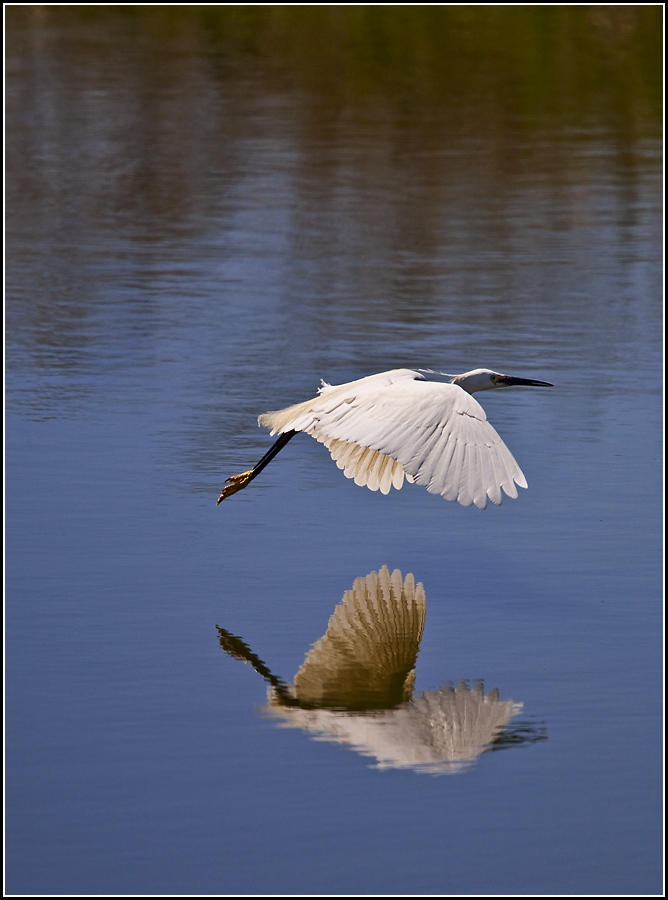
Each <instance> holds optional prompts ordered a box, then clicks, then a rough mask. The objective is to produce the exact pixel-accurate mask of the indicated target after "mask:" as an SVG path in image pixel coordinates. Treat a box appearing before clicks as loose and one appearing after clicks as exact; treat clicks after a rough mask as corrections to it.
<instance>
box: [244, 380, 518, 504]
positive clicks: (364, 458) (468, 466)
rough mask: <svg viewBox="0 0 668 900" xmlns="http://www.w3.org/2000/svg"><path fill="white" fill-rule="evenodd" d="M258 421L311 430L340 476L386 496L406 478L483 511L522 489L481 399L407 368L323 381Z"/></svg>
mask: <svg viewBox="0 0 668 900" xmlns="http://www.w3.org/2000/svg"><path fill="white" fill-rule="evenodd" d="M258 421H259V422H260V424H261V425H265V426H266V427H268V428H270V429H271V431H272V434H275V433H276V432H285V431H290V430H294V431H305V432H306V433H307V434H310V435H312V436H313V437H315V438H316V439H317V440H318V441H320V442H321V443H323V444H325V446H326V447H327V448H328V449H329V451H330V453H331V455H332V457H333V458H334V459H335V460H336V462H337V465H338V466H339V468H343V470H344V474H346V475H347V476H348V477H349V478H355V482H356V483H357V484H366V485H367V486H368V487H369V488H371V489H372V490H378V489H380V490H381V491H383V493H387V492H388V491H389V490H390V487H391V486H394V487H397V488H399V487H401V484H402V483H403V478H404V476H405V477H406V478H408V479H409V480H411V481H416V482H417V483H418V484H422V485H424V486H425V487H426V488H427V490H428V491H429V492H430V493H432V494H440V495H441V496H442V497H444V498H445V499H446V500H456V501H457V502H458V503H461V504H462V506H470V505H471V503H475V505H476V506H478V507H480V508H481V509H484V507H485V506H486V505H487V498H488V497H489V499H490V500H492V501H493V502H494V503H496V504H499V503H501V490H502V489H503V491H505V493H506V494H507V495H508V496H509V497H517V487H516V485H519V486H520V487H526V486H527V483H526V479H525V477H524V475H523V473H522V470H521V469H520V467H519V466H518V464H517V462H516V461H515V459H514V457H513V455H512V454H511V452H510V451H509V450H508V448H507V447H506V445H505V444H504V443H503V441H502V440H501V438H500V437H499V435H498V434H497V432H496V431H495V429H494V428H493V427H492V426H491V425H490V424H489V422H488V421H487V416H486V415H485V411H484V410H483V408H482V407H481V406H480V404H479V403H478V401H477V400H475V399H474V398H473V397H472V396H471V395H470V394H468V393H467V392H466V391H464V390H462V388H460V387H458V386H457V385H454V384H442V383H439V382H433V381H427V380H425V378H424V376H423V375H421V374H420V373H419V372H416V371H413V370H411V369H394V370H392V371H390V372H382V373H380V374H379V375H371V376H369V377H368V378H362V379H360V380H359V381H353V382H350V383H349V384H345V385H340V386H329V385H325V386H324V387H323V389H322V390H321V393H320V395H319V396H318V397H316V398H314V399H313V400H308V401H306V402H305V403H298V404H296V405H295V406H291V407H288V408H287V409H284V410H279V411H278V412H274V413H265V414H264V415H262V416H260V417H259V420H258Z"/></svg>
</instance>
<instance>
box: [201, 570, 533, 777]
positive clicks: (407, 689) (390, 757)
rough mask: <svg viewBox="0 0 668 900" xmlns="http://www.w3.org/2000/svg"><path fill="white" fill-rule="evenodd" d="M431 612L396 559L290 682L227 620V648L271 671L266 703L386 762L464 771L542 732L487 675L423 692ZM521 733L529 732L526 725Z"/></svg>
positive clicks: (285, 718)
mask: <svg viewBox="0 0 668 900" xmlns="http://www.w3.org/2000/svg"><path fill="white" fill-rule="evenodd" d="M424 621H425V594H424V589H423V587H422V585H421V584H418V585H417V586H416V585H415V581H414V578H413V576H412V575H410V574H409V575H407V576H406V579H405V580H403V579H402V575H401V572H399V570H398V569H395V571H394V572H393V573H392V575H390V573H389V570H388V569H387V567H386V566H383V568H382V569H381V570H380V571H379V572H378V573H377V574H376V573H375V572H372V573H371V574H370V575H367V577H366V578H357V579H356V580H355V583H354V585H353V588H352V590H350V591H346V593H345V594H344V596H343V600H342V601H341V603H340V604H338V606H337V607H336V609H335V610H334V613H333V614H332V616H331V618H330V620H329V624H328V627H327V632H326V633H325V635H324V636H323V637H322V638H320V640H319V641H317V642H316V643H315V644H314V645H313V647H312V649H311V650H310V651H309V653H308V654H307V656H306V659H305V660H304V663H303V665H302V666H301V667H300V669H299V671H298V672H297V675H296V676H295V680H294V684H293V685H288V684H286V683H285V682H283V681H281V679H279V678H277V677H276V676H274V675H273V674H272V673H271V672H270V670H269V669H268V667H267V666H266V665H265V664H264V663H263V662H262V661H261V660H260V659H259V658H258V657H257V656H256V655H255V654H254V653H253V652H252V651H251V650H250V648H249V647H248V646H247V645H246V644H244V643H243V641H241V640H240V639H239V638H237V637H234V636H233V635H231V634H230V633H229V632H227V631H225V630H224V629H222V628H218V632H219V636H220V643H221V646H222V648H223V649H224V650H225V651H226V652H227V653H228V654H229V655H231V656H234V657H236V658H238V659H243V660H244V661H246V662H250V663H251V665H252V666H253V667H254V668H255V670H256V671H257V672H259V674H260V675H262V676H263V678H265V679H266V680H267V681H269V683H270V685H271V688H270V691H269V702H268V704H267V706H266V707H265V708H264V711H265V712H267V713H268V714H270V715H272V716H275V717H276V718H277V719H279V720H280V724H281V725H283V726H285V727H294V728H302V729H303V730H304V731H306V732H308V733H310V734H311V735H313V736H314V737H315V738H316V739H319V740H331V741H335V742H338V743H342V744H345V745H348V746H351V747H353V748H354V749H356V750H357V751H358V752H360V753H362V754H364V755H366V756H372V757H374V758H375V759H376V760H377V766H378V767H380V768H412V769H416V770H421V771H428V772H455V771H459V770H460V769H462V768H465V767H466V766H467V765H470V764H471V762H472V761H473V760H474V759H475V758H476V757H477V756H478V755H479V754H480V753H483V752H484V751H485V750H488V749H491V747H490V745H503V744H508V743H520V742H524V741H528V740H536V739H540V738H536V737H535V736H534V734H533V732H532V729H531V728H529V729H528V730H527V731H525V732H524V733H523V734H522V736H521V737H518V736H517V735H513V734H511V733H510V732H508V731H507V726H508V724H509V723H510V722H511V720H512V719H513V718H514V717H515V716H516V715H517V714H518V713H519V711H520V709H521V708H522V704H520V703H515V702H514V701H512V700H505V701H500V700H499V695H498V692H497V691H490V692H488V693H487V694H485V691H484V688H483V686H482V682H477V683H476V684H475V685H474V687H470V686H469V685H468V684H467V683H466V682H459V683H458V684H457V686H456V687H448V686H445V687H442V688H441V689H440V690H438V691H426V692H424V693H423V694H420V695H419V696H417V697H414V696H413V690H414V683H415V662H416V659H417V655H418V650H419V647H420V640H421V638H422V631H423V628H424ZM518 734H519V733H518Z"/></svg>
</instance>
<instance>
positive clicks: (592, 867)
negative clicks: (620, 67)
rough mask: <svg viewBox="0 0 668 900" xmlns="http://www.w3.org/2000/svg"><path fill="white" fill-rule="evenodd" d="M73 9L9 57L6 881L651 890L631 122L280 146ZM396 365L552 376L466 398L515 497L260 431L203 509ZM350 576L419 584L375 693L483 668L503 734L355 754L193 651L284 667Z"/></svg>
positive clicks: (76, 889)
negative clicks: (422, 480)
mask: <svg viewBox="0 0 668 900" xmlns="http://www.w3.org/2000/svg"><path fill="white" fill-rule="evenodd" d="M103 26H104V22H102V23H98V24H95V23H93V24H92V25H89V26H87V27H88V29H89V30H88V31H87V32H86V34H87V40H83V38H82V36H81V34H80V33H79V32H77V31H76V30H75V32H71V31H69V30H68V28H64V27H63V28H60V29H59V28H57V27H55V26H54V24H53V21H52V20H51V19H50V18H49V16H48V15H46V18H45V19H44V21H41V20H40V21H37V22H32V24H31V25H30V28H28V27H27V26H26V25H25V23H24V25H23V26H22V29H17V30H15V31H14V32H13V37H11V39H10V41H9V43H8V59H9V66H8V72H9V80H8V100H7V110H8V124H9V129H8V138H7V160H8V162H7V175H8V186H7V225H8V228H7V232H8V234H7V241H8V244H7V309H6V329H7V331H6V347H7V376H6V377H7V385H6V387H7V391H6V434H7V438H6V479H7V484H6V487H7V494H6V526H7V537H6V654H7V664H6V679H7V680H6V685H7V687H6V702H7V711H6V738H7V761H6V791H7V794H6V796H7V799H6V826H7V842H6V844H7V845H6V850H7V862H6V890H7V892H8V893H9V894H75V893H76V894H160V893H165V894H169V895H173V894H207V893H210V894H218V895H220V894H229V895H239V894H262V893H266V894H307V895H309V894H313V893H315V894H346V893H349V894H350V893H352V894H365V893H368V894H388V893H389V894H416V895H422V894H453V895H458V894H484V893H489V894H503V893H511V894H522V893H527V894H535V893H538V894H550V893H552V894H569V893H574V894H582V893H585V894H588V893H598V894H606V893H617V894H625V893H631V894H646V893H661V891H662V881H661V879H662V838H661V812H662V810H661V794H662V791H661V788H662V782H661V762H662V759H661V757H662V745H661V735H662V723H661V699H662V655H661V651H662V612H661V567H660V563H661V512H662V508H661V500H660V496H661V461H662V444H661V435H662V422H661V415H662V396H661V371H662V369H661V361H662V337H661V335H662V303H661V299H662V298H661V285H662V275H661V258H662V257H661V147H660V144H659V141H658V137H657V136H655V135H654V134H653V133H651V129H650V130H649V131H644V132H641V133H640V134H637V135H636V136H632V137H627V138H625V139H626V140H628V142H629V143H628V145H627V146H624V145H623V142H622V138H621V137H620V134H619V132H617V131H616V130H615V128H613V127H612V125H611V123H610V121H609V120H603V121H601V120H597V119H596V118H595V117H593V118H592V119H591V120H590V121H588V122H585V123H582V122H578V123H577V127H575V125H571V124H570V123H569V122H566V123H563V122H560V123H555V122H554V121H551V120H550V121H546V122H545V123H542V124H541V123H533V125H532V127H531V128H524V127H519V126H518V125H517V123H515V124H514V126H513V127H510V126H509V129H508V131H507V132H505V133H504V136H503V140H502V141H501V143H498V142H496V143H494V142H492V141H490V140H488V138H489V135H488V134H487V131H486V129H488V128H491V127H492V126H491V125H489V123H486V122H482V121H478V122H477V125H478V130H477V131H476V129H475V128H473V129H472V133H471V129H466V128H461V127H460V128H451V127H450V126H451V125H452V122H451V121H450V119H449V116H451V115H453V114H452V112H451V111H448V110H444V111H443V112H442V115H441V117H440V118H439V116H436V117H434V118H433V120H432V119H429V121H427V120H426V119H425V120H424V121H422V120H421V119H420V111H419V110H418V111H416V112H415V113H414V116H415V122H413V125H414V126H415V127H416V128H417V130H418V134H417V135H413V134H412V132H411V128H409V127H408V126H407V124H406V123H404V122H401V121H394V120H393V119H392V116H391V113H390V111H389V110H387V109H385V108H384V107H382V106H378V107H376V108H375V110H374V113H373V115H371V114H369V115H368V116H367V117H365V116H362V115H361V114H360V115H359V116H358V115H353V114H350V115H349V116H348V117H346V116H344V117H343V119H342V121H341V122H340V123H339V127H337V128H332V129H329V128H327V127H324V126H323V127H322V128H320V127H319V125H318V123H317V122H316V123H315V124H314V123H313V122H311V126H312V129H313V131H312V132H309V131H308V128H307V124H305V123H308V122H309V112H310V113H313V111H312V110H310V109H309V98H308V96H306V97H305V96H304V95H303V94H302V93H301V92H300V91H299V90H297V89H296V88H295V89H291V88H290V87H289V86H287V87H286V86H285V85H284V84H281V86H280V88H278V87H277V88H276V89H275V90H273V91H272V89H271V87H270V82H265V81H264V80H263V77H262V76H261V75H258V74H257V73H252V72H251V73H250V74H248V75H247V76H246V77H241V76H240V75H239V73H238V72H237V71H236V70H235V71H234V73H233V74H231V75H230V74H228V75H226V76H225V77H222V76H221V75H220V73H218V75H215V74H214V73H212V71H210V70H209V69H207V67H206V66H207V59H206V54H204V52H203V51H202V50H201V48H198V47H194V48H193V47H190V46H188V48H187V49H186V50H183V48H182V52H181V53H178V52H176V50H175V49H174V47H173V46H171V45H170V47H169V54H168V58H169V59H170V60H171V61H172V63H173V65H174V66H176V69H175V70H174V71H173V72H172V70H166V69H163V67H162V63H161V61H160V55H159V53H158V52H157V50H156V49H155V48H154V47H153V50H152V51H151V52H149V50H147V46H148V47H149V48H150V47H152V46H153V45H152V43H151V41H149V39H148V38H147V37H146V35H144V37H143V38H142V40H144V41H145V42H146V46H144V44H142V40H140V38H141V29H140V28H139V26H138V29H139V30H138V31H137V33H136V34H135V32H133V34H134V35H135V36H134V37H132V38H128V36H127V34H126V35H124V39H123V40H121V37H122V35H121V36H119V35H118V34H117V33H116V31H114V30H113V29H112V30H111V32H109V31H108V30H105V29H104V27H103ZM68 27H70V26H68ZM98 29H99V30H98ZM137 35H139V37H137ZM173 40H174V41H177V38H176V37H174V38H173ZM128 41H129V43H128ZM68 42H69V43H68ZM129 48H130V49H129ZM115 50H118V52H119V53H120V54H121V55H123V54H126V55H127V54H130V55H132V54H135V55H136V64H137V69H136V70H135V69H132V68H128V67H127V66H120V67H117V66H112V67H111V68H109V67H105V59H111V58H114V57H113V53H114V51H115ZM131 51H132V53H131ZM152 52H153V53H155V54H157V55H156V56H153V55H151V53H152ZM109 54H111V56H109ZM170 54H173V55H170ZM133 58H134V56H133ZM150 72H154V74H155V79H156V83H155V84H153V85H151V82H150V78H149V77H148V73H150ZM175 73H176V74H175ZM176 75H178V77H176ZM416 122H417V125H416ZM305 129H306V130H305ZM425 135H428V136H429V142H428V143H423V141H422V140H419V139H418V138H422V139H424V137H425ZM390 148H394V151H395V152H390ZM555 148H558V152H556V151H555ZM404 365H410V366H423V367H433V368H436V369H441V370H444V371H447V372H463V371H465V370H467V369H471V368H474V367H477V366H486V367H491V368H493V369H496V370H498V371H502V372H507V373H509V374H514V375H520V376H526V377H532V378H538V379H542V380H546V381H550V382H553V383H554V385H555V387H554V389H552V390H550V391H548V390H545V391H543V390H540V391H539V390H534V391H532V390H531V389H524V390H523V389H517V390H515V391H508V392H500V393H499V394H498V395H492V394H485V395H481V398H482V399H481V402H482V405H483V406H484V408H485V410H486V411H487V414H488V417H489V419H490V421H491V422H492V423H493V425H494V426H495V427H496V428H497V430H498V431H499V433H500V434H501V436H502V437H503V438H504V440H505V441H506V442H507V444H508V445H509V447H510V449H511V450H512V452H513V453H514V454H515V456H516V457H517V459H518V462H519V463H520V465H521V467H522V469H523V471H524V472H525V474H526V476H527V480H528V482H529V489H528V490H527V491H520V497H519V498H518V499H517V500H514V501H513V500H510V499H507V500H506V501H505V502H504V503H503V505H502V506H501V507H499V508H495V507H492V506H491V505H490V507H488V509H487V510H485V511H480V510H478V509H476V508H474V507H470V508H462V507H460V506H458V505H456V504H453V503H447V502H445V501H443V500H442V499H441V498H439V497H434V496H432V495H430V494H428V493H427V492H426V491H425V490H424V489H421V488H419V487H418V486H415V485H405V486H404V488H403V489H402V490H401V491H400V492H396V491H392V492H391V493H390V494H389V495H388V496H386V497H384V496H382V495H381V494H380V493H372V492H370V491H368V490H366V489H364V488H359V487H356V486H355V485H354V484H353V483H352V482H351V481H348V480H347V479H345V478H344V477H343V475H342V474H341V472H340V471H339V470H338V469H337V468H336V466H335V465H334V463H333V462H332V461H331V459H330V458H329V455H328V453H327V452H326V450H325V449H324V448H323V447H322V446H320V445H318V444H317V443H316V442H315V441H313V440H311V439H310V438H308V437H306V436H299V437H298V438H296V439H295V440H293V441H292V442H291V443H290V444H289V445H288V446H287V447H286V448H285V449H284V450H283V451H282V452H281V454H280V456H279V457H277V459H276V460H275V461H274V462H273V463H272V464H271V465H270V466H269V467H268V468H267V469H266V470H265V471H264V472H263V473H262V475H261V476H260V477H259V478H258V479H257V480H256V481H254V482H253V484H252V485H251V486H250V487H249V488H248V489H247V490H246V491H244V492H242V493H240V494H238V495H237V496H235V497H232V498H231V499H230V500H229V501H225V503H223V504H222V505H221V506H218V507H217V506H216V503H215V501H216V499H217V497H218V494H219V492H220V489H221V486H222V483H223V481H224V479H225V478H226V477H227V476H228V475H232V474H235V473H236V472H240V471H242V470H244V469H247V468H249V467H250V466H251V465H253V464H254V463H255V462H256V461H257V460H258V459H259V458H260V457H261V456H262V455H263V454H264V452H265V451H266V449H268V447H269V446H270V443H271V439H270V438H269V437H268V435H267V434H266V432H264V431H263V430H260V429H258V428H257V427H256V417H257V415H258V413H260V412H263V411H266V410H268V409H276V408H280V407H281V406H285V405H288V404H289V403H292V402H296V401H299V400H303V399H307V398H308V397H310V396H312V395H313V394H314V392H315V389H316V388H317V386H318V384H319V380H320V379H321V378H324V379H325V380H326V381H328V382H331V383H340V382H344V381H348V380H351V379H354V378H359V377H362V376H364V375H367V374H371V373H373V372H376V371H382V370H384V369H388V368H394V367H397V366H404ZM384 565H387V566H388V567H389V569H390V570H392V569H394V568H398V569H400V570H401V572H402V573H403V575H404V576H405V575H407V574H408V573H409V572H410V573H413V575H414V577H415V580H416V581H420V582H422V583H423V584H424V589H425V594H426V622H425V628H424V635H423V637H422V641H421V644H420V648H419V653H418V656H417V661H416V666H415V672H416V676H415V679H416V680H415V688H414V690H415V696H416V697H418V696H421V695H422V694H423V693H424V692H425V691H435V690H438V689H439V688H440V687H441V686H442V685H444V684H451V685H457V683H458V682H460V681H461V680H465V681H466V682H467V684H468V685H470V686H473V685H474V684H476V683H477V682H478V681H482V682H484V687H485V690H486V691H490V690H492V689H498V691H499V696H500V699H501V701H505V700H509V699H512V700H513V701H515V702H516V703H518V704H522V708H521V712H520V713H519V716H518V717H517V718H516V719H515V728H516V731H515V732H514V733H515V736H516V737H517V740H516V741H515V742H512V741H508V742H507V743H506V744H505V745H504V746H503V749H502V750H501V751H500V752H483V748H479V751H480V752H477V753H476V754H474V755H473V758H472V759H471V760H470V764H468V765H467V766H465V767H463V768H462V769H460V770H459V769H458V770H456V771H453V772H451V773H447V772H446V773H443V774H429V773H425V772H424V771H421V770H419V769H412V768H411V767H396V766H391V765H390V766H385V767H379V766H378V765H377V763H378V760H376V759H374V757H373V754H369V753H363V752H360V750H359V748H357V749H355V747H354V746H352V745H351V744H350V743H346V742H341V741H336V740H314V739H313V734H311V733H309V732H308V731H307V730H305V729H304V728H303V727H293V728H281V727H277V726H278V725H280V721H279V718H278V717H276V716H272V715H268V714H267V710H266V705H267V685H266V684H265V683H264V682H263V680H262V677H261V675H260V674H258V673H257V672H255V671H253V669H252V667H251V666H249V665H244V664H243V663H242V662H241V661H240V660H239V659H237V658H233V657H231V656H230V655H228V654H226V653H225V652H224V650H223V649H222V648H221V645H220V643H219V640H218V638H219V633H218V632H217V630H216V626H220V627H221V628H223V629H225V630H226V631H228V632H230V633H231V634H233V635H236V636H238V637H240V638H241V639H242V640H243V641H244V642H245V644H246V645H247V646H248V647H249V648H251V650H252V651H253V653H255V654H257V656H258V657H259V658H260V659H261V660H262V661H264V662H265V663H266V665H267V666H268V667H269V668H270V669H271V671H272V672H273V673H275V674H276V675H277V676H278V677H280V678H281V679H283V680H284V681H285V682H287V683H290V682H291V681H292V680H293V679H294V676H295V673H296V672H297V670H298V669H299V667H300V666H301V665H302V663H303V661H304V657H305V655H306V654H307V652H308V651H309V648H310V647H311V645H312V644H313V643H314V642H315V641H316V640H317V639H318V638H320V637H321V636H322V635H323V634H324V633H325V631H326V629H327V623H328V620H329V617H330V616H331V615H332V613H333V611H334V609H335V607H336V605H337V604H338V603H339V602H340V601H341V598H342V596H343V594H344V592H345V591H346V590H349V589H350V588H351V587H352V585H353V582H354V580H355V579H356V578H358V577H364V576H366V575H367V574H368V573H370V572H374V571H378V570H379V569H380V568H381V567H382V566H384ZM518 723H519V725H518ZM518 729H519V730H518ZM486 749H487V750H489V749H490V748H489V747H488V748H486Z"/></svg>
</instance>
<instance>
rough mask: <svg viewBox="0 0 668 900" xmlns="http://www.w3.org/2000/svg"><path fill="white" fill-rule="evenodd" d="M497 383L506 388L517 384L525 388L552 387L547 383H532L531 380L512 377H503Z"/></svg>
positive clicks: (532, 380)
mask: <svg viewBox="0 0 668 900" xmlns="http://www.w3.org/2000/svg"><path fill="white" fill-rule="evenodd" d="M499 381H500V382H501V384H505V385H507V386H508V387H513V386H514V385H519V384H523V385H525V386H527V387H554V385H553V384H550V382H549V381H534V379H533V378H513V377H512V375H504V376H503V378H500V379H499Z"/></svg>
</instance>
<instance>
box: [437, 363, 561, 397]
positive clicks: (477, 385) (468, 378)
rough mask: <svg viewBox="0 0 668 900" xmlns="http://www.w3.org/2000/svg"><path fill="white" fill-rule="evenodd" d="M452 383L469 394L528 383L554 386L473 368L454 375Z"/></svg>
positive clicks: (532, 385)
mask: <svg viewBox="0 0 668 900" xmlns="http://www.w3.org/2000/svg"><path fill="white" fill-rule="evenodd" d="M451 383H452V384H456V385H458V386H459V387H460V388H462V389H463V390H465V391H466V392H467V393H469V394H474V393H475V392H476V391H492V390H494V389H495V388H503V387H513V386H514V385H520V384H523V385H527V386H528V387H554V385H553V384H550V382H549V381H535V380H534V379H533V378H515V377H514V376H512V375H502V374H501V373H500V372H492V370H491V369H472V370H471V371H470V372H464V374H463V375H454V376H453V377H452V379H451Z"/></svg>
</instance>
